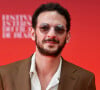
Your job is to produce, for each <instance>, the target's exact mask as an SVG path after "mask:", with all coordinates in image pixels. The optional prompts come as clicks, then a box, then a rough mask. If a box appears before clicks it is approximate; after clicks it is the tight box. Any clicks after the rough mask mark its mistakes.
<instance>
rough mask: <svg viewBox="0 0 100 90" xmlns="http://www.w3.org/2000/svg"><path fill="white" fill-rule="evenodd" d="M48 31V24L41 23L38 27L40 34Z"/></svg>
mask: <svg viewBox="0 0 100 90" xmlns="http://www.w3.org/2000/svg"><path fill="white" fill-rule="evenodd" d="M48 30H49V25H48V24H46V23H43V24H41V25H40V31H41V32H46V31H48Z"/></svg>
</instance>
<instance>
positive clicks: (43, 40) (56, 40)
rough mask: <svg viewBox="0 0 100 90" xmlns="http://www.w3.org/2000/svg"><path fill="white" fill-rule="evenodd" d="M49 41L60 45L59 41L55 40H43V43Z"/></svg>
mask: <svg viewBox="0 0 100 90" xmlns="http://www.w3.org/2000/svg"><path fill="white" fill-rule="evenodd" d="M47 41H52V42H55V43H59V41H58V40H56V39H54V38H53V39H45V40H43V43H44V42H47Z"/></svg>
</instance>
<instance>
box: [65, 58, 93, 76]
mask: <svg viewBox="0 0 100 90" xmlns="http://www.w3.org/2000/svg"><path fill="white" fill-rule="evenodd" d="M63 67H64V68H66V70H68V69H69V70H70V71H72V72H73V73H75V74H77V75H79V76H84V77H85V76H88V77H90V76H94V73H93V72H91V71H89V70H86V69H84V68H82V67H80V66H78V65H75V64H73V63H71V62H68V61H66V60H63Z"/></svg>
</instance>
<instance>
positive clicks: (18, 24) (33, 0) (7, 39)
mask: <svg viewBox="0 0 100 90" xmlns="http://www.w3.org/2000/svg"><path fill="white" fill-rule="evenodd" d="M46 2H58V3H60V4H61V5H62V6H64V7H65V8H67V9H68V11H69V13H70V15H71V40H70V42H69V43H68V44H67V45H66V46H65V48H64V50H63V52H62V56H63V57H64V59H66V60H68V61H70V62H72V63H74V64H76V65H78V66H81V67H83V68H85V69H87V70H89V71H91V72H93V73H94V74H95V77H96V87H97V90H100V84H99V83H100V70H99V69H100V61H99V59H100V25H99V22H100V6H99V4H100V1H99V0H98V1H95V0H83V1H82V0H81V1H80V0H55V1H54V0H1V1H0V66H1V65H6V64H9V63H12V62H15V61H19V60H23V59H25V58H27V57H29V56H30V55H31V54H33V53H34V51H35V42H34V41H32V40H31V35H30V29H31V19H32V14H33V13H34V11H35V9H36V8H37V7H38V6H39V5H40V4H42V3H46Z"/></svg>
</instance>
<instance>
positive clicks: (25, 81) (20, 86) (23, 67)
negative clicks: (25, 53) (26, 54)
mask: <svg viewBox="0 0 100 90" xmlns="http://www.w3.org/2000/svg"><path fill="white" fill-rule="evenodd" d="M30 65H31V57H30V58H28V59H26V60H23V61H22V63H21V64H20V66H19V67H18V69H17V70H18V73H17V77H16V78H17V79H16V83H17V84H16V85H17V86H16V88H17V89H16V90H31V83H30V74H29V72H30Z"/></svg>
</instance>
